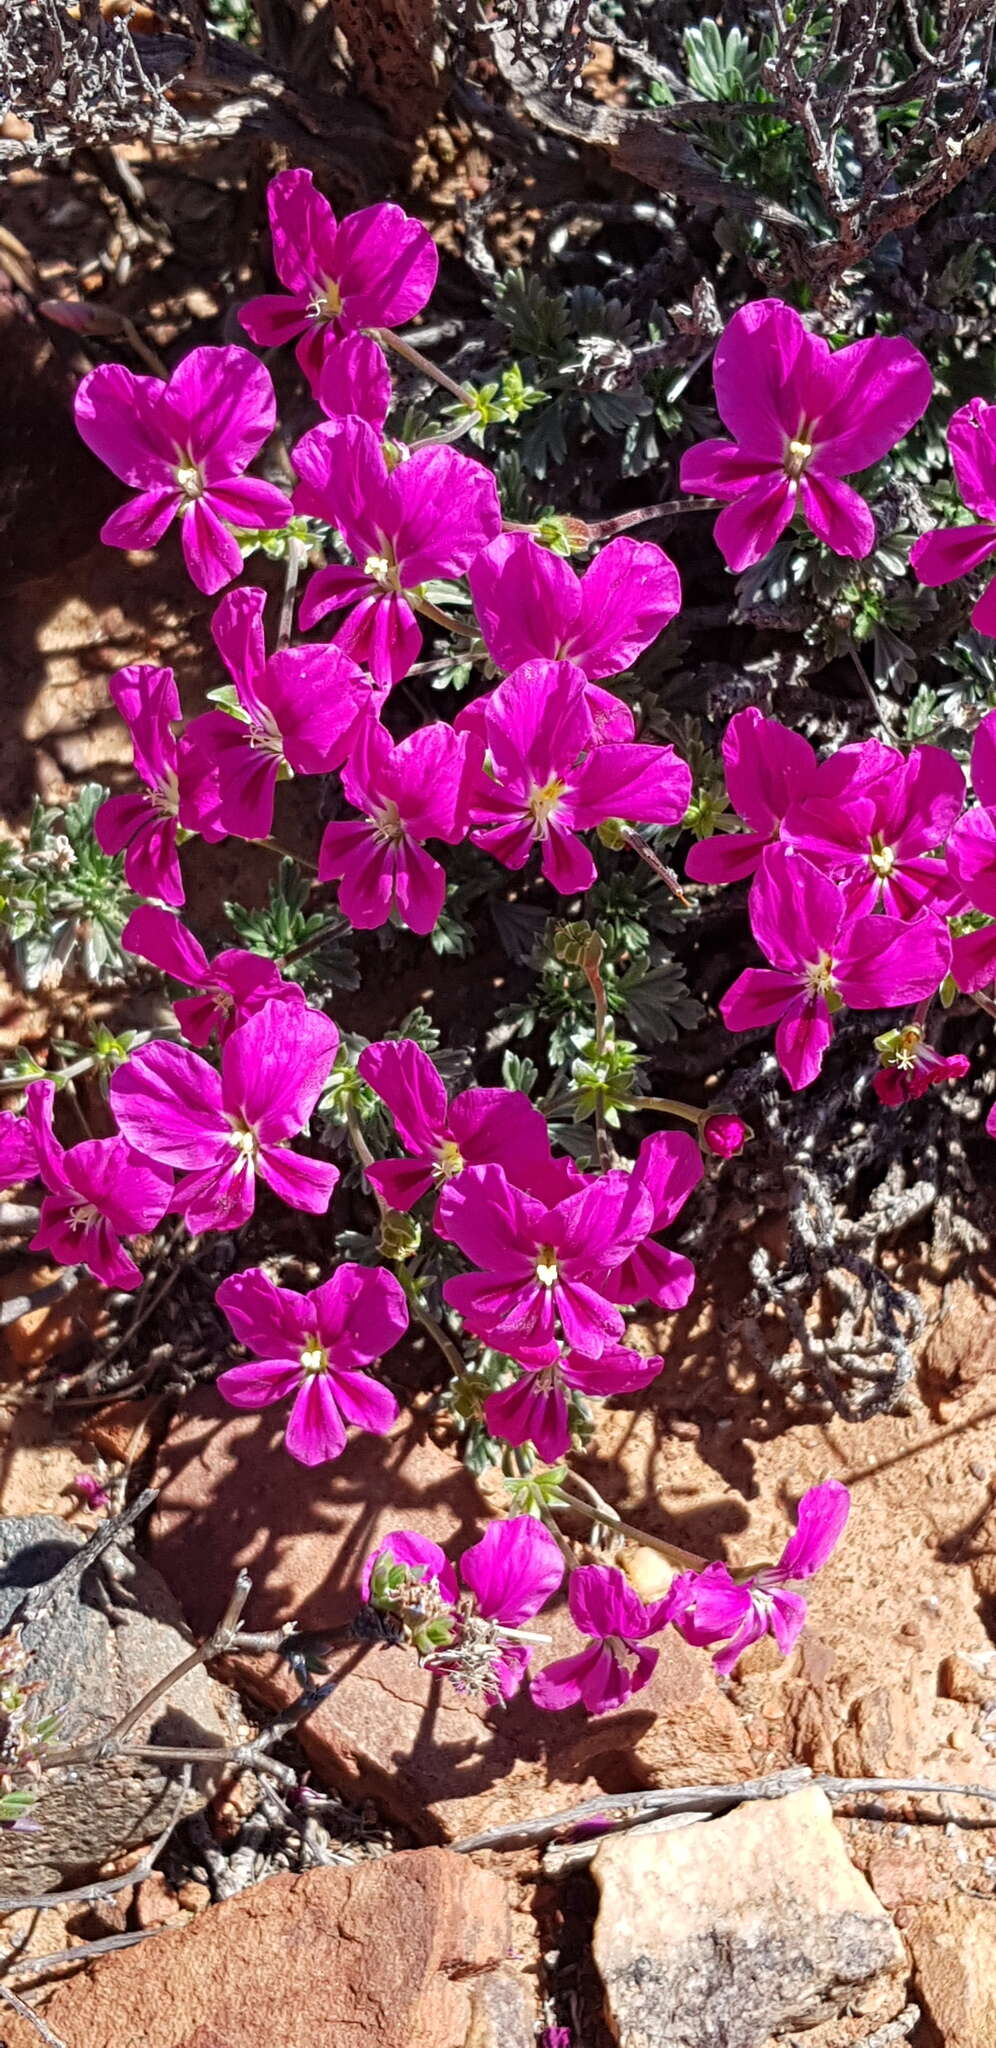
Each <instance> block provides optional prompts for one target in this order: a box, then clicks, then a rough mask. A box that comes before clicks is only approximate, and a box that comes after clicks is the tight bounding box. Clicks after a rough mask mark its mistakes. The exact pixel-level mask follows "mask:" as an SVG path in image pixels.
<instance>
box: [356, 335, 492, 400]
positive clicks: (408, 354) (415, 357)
mask: <svg viewBox="0 0 996 2048" xmlns="http://www.w3.org/2000/svg"><path fill="white" fill-rule="evenodd" d="M370 333H371V334H372V335H373V337H374V340H375V341H379V342H380V345H381V347H382V348H393V349H394V350H395V353H396V354H397V355H399V356H404V359H405V361H406V363H411V365H412V368H413V369H415V370H421V372H422V375H423V377H430V378H431V379H432V382H433V383H434V384H441V385H442V387H443V390H444V391H448V392H449V393H450V396H451V397H452V398H458V399H459V401H460V404H461V405H466V406H468V407H469V408H470V410H471V411H473V409H474V400H473V397H472V396H471V393H470V392H469V391H468V390H467V389H466V386H465V385H463V384H457V383H455V382H454V380H453V378H452V377H448V376H447V374H446V371H445V370H440V369H439V368H438V366H437V364H435V363H432V362H430V361H429V358H428V356H424V355H423V354H422V351H421V349H420V348H414V347H413V346H412V343H411V342H410V341H402V338H401V336H400V334H392V332H391V330H390V328H389V327H371V329H370Z"/></svg>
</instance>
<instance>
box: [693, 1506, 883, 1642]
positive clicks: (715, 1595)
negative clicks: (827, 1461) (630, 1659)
mask: <svg viewBox="0 0 996 2048" xmlns="http://www.w3.org/2000/svg"><path fill="white" fill-rule="evenodd" d="M850 1506H851V1496H850V1494H849V1492H848V1490H847V1487H846V1486H842V1485H841V1484H840V1481H839V1480H837V1479H828V1480H827V1481H826V1482H825V1484H824V1485H822V1486H813V1487H810V1490H809V1492H808V1493H804V1494H803V1496H802V1499H801V1501H800V1502H799V1511H798V1518H797V1522H796V1527H795V1531H794V1533H793V1534H792V1535H791V1536H790V1537H789V1540H788V1542H787V1543H786V1545H785V1548H784V1550H783V1551H782V1554H781V1557H780V1558H779V1560H778V1563H777V1564H773V1565H762V1566H761V1567H760V1568H759V1569H758V1570H757V1571H753V1572H751V1573H750V1574H749V1575H746V1576H744V1577H741V1578H734V1577H733V1576H732V1575H731V1573H730V1571H729V1569H728V1567H727V1566H726V1565H725V1564H710V1565H707V1566H706V1569H705V1570H704V1571H702V1572H681V1573H679V1575H678V1577H677V1578H676V1579H674V1580H673V1582H672V1584H671V1587H670V1590H669V1592H668V1593H667V1595H666V1596H665V1600H664V1603H663V1604H664V1606H665V1608H666V1615H665V1619H666V1620H667V1621H669V1622H672V1623H673V1624H674V1626H675V1628H676V1629H677V1630H678V1631H679V1633H680V1634H681V1635H683V1636H684V1638H685V1640H686V1642H689V1643H695V1644H697V1645H699V1646H702V1645H706V1644H712V1643H722V1644H723V1645H724V1647H723V1649H721V1650H720V1651H718V1652H717V1654H716V1656H715V1657H714V1658H713V1662H714V1664H715V1666H716V1669H717V1671H719V1672H720V1673H721V1674H722V1675H723V1676H724V1677H725V1676H726V1675H727V1674H728V1673H729V1672H730V1671H732V1670H733V1667H734V1665H735V1663H736V1662H737V1659H738V1658H739V1657H741V1656H742V1655H743V1652H744V1651H745V1650H746V1649H747V1647H748V1645H749V1644H750V1643H756V1642H757V1640H758V1638H759V1637H760V1636H763V1635H767V1634H768V1633H769V1632H770V1634H771V1635H773V1636H774V1638H775V1641H776V1643H777V1644H778V1648H779V1649H780V1651H781V1653H782V1655H783V1657H787V1656H788V1653H789V1651H790V1650H791V1649H792V1647H793V1645H794V1644H795V1643H796V1641H797V1640H798V1638H799V1635H800V1634H801V1632H802V1629H803V1627H804V1625H805V1620H806V1602H805V1600H804V1599H803V1597H802V1594H801V1593H793V1592H790V1591H789V1588H790V1586H791V1585H792V1582H793V1581H794V1580H795V1581H798V1580H806V1579H811V1578H812V1576H813V1574H814V1572H818V1571H819V1570H820V1567H821V1565H824V1564H826V1562H827V1559H828V1557H830V1555H831V1553H832V1552H833V1551H834V1550H835V1549H836V1547H837V1544H838V1543H839V1541H840V1538H841V1536H842V1535H843V1532H844V1524H845V1523H846V1521H847V1517H848V1513H849V1511H850Z"/></svg>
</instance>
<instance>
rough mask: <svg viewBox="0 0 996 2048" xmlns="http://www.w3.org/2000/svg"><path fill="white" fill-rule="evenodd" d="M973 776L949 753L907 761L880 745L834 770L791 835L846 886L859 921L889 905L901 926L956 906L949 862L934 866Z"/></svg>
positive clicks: (928, 750)
mask: <svg viewBox="0 0 996 2048" xmlns="http://www.w3.org/2000/svg"><path fill="white" fill-rule="evenodd" d="M964 802H965V777H964V775H963V774H962V772H961V769H960V768H959V766H958V763H957V761H955V760H952V757H951V755H950V754H946V753H945V752H944V749H943V747H914V748H913V749H912V751H911V752H910V753H909V754H902V753H900V751H899V748H898V747H886V746H883V745H882V742H881V741H880V740H862V741H861V742H860V743H859V744H858V745H856V746H851V747H841V748H840V749H839V750H838V752H837V753H836V754H833V755H831V757H830V759H829V760H827V761H824V762H823V763H822V764H821V766H820V767H819V768H818V769H817V770H816V774H815V776H814V778H813V780H812V782H811V784H810V787H809V789H808V791H807V792H806V793H805V795H804V796H803V797H802V799H801V801H800V802H798V803H796V804H794V805H793V806H792V809H791V810H790V811H789V812H788V813H787V815H786V817H785V820H784V823H783V826H782V834H783V837H784V838H785V839H786V840H790V841H791V842H792V844H793V845H794V846H796V847H797V848H798V850H799V852H800V853H804V854H805V855H806V858H807V859H808V860H811V861H812V862H813V864H814V866H816V867H818V868H821V869H822V870H824V871H825V872H827V873H829V874H830V875H831V876H832V877H833V880H834V881H835V882H839V883H840V885H841V887H842V889H843V891H844V894H845V897H846V899H847V906H848V909H849V910H850V911H852V912H853V913H854V914H857V913H859V912H863V911H869V910H874V909H875V907H876V905H878V904H881V906H882V908H883V910H887V911H889V912H890V913H891V914H892V916H893V917H906V918H908V917H914V916H915V915H916V913H917V911H918V910H922V909H923V908H925V907H927V906H930V907H935V908H937V909H938V910H940V911H946V910H949V909H951V908H953V907H954V903H955V900H956V897H957V891H956V890H955V889H953V888H952V884H951V879H950V876H949V874H948V872H947V869H946V867H945V864H944V861H943V860H932V859H931V858H930V855H931V853H932V852H933V850H934V848H935V847H938V846H944V845H945V844H946V843H947V841H948V839H949V838H950V836H951V832H952V829H953V827H954V825H955V823H956V821H957V819H958V818H959V817H960V816H961V812H962V807H963V805H964Z"/></svg>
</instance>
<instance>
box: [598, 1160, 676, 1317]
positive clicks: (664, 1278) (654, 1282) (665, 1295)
mask: <svg viewBox="0 0 996 2048" xmlns="http://www.w3.org/2000/svg"><path fill="white" fill-rule="evenodd" d="M701 1179H702V1154H701V1152H700V1151H699V1148H698V1146H697V1144H696V1143H695V1140H694V1138H690V1137H689V1136H688V1135H687V1133H686V1132H685V1131H658V1132H657V1133H656V1134H655V1136H654V1137H652V1138H644V1141H643V1143H642V1145H641V1146H640V1150H639V1153H638V1154H637V1159H636V1165H635V1166H634V1168H633V1171H632V1173H631V1174H630V1177H629V1190H628V1197H627V1202H626V1203H625V1204H624V1207H623V1217H624V1219H625V1218H626V1216H627V1212H628V1210H629V1208H632V1209H633V1212H634V1216H635V1215H637V1214H638V1215H639V1216H641V1217H642V1216H643V1214H644V1213H645V1210H646V1205H647V1202H648V1201H649V1203H650V1223H649V1226H648V1228H649V1230H650V1231H654V1230H665V1229H666V1228H667V1225H668V1224H669V1223H673V1222H674V1219H675V1217H676V1216H677V1215H678V1214H679V1211H680V1210H682V1209H683V1208H684V1206H685V1203H686V1202H687V1200H688V1197H689V1195H690V1194H691V1192H692V1189H693V1188H696V1187H698V1184H699V1182H700V1180H701ZM599 1284H600V1291H601V1292H602V1293H603V1294H604V1295H605V1296H606V1298H607V1300H609V1301H615V1302H618V1303H620V1304H622V1305H623V1306H624V1307H626V1308H635V1307H636V1306H637V1303H638V1302H641V1301H651V1302H653V1304H654V1306H655V1307H656V1308H663V1309H667V1310H668V1312H670V1311H672V1310H673V1309H678V1308H684V1306H685V1303H686V1301H687V1300H688V1297H689V1295H690V1294H691V1292H692V1289H693V1287H694V1285H695V1268H694V1266H693V1265H692V1262H691V1259H686V1258H685V1257H684V1256H683V1254H682V1253H681V1252H672V1251H669V1250H668V1248H667V1246H666V1245H662V1244H655V1243H654V1241H653V1239H652V1238H651V1237H650V1236H649V1235H646V1236H642V1237H641V1239H640V1241H638V1242H636V1243H635V1245H634V1249H633V1250H632V1251H631V1252H630V1253H629V1256H628V1257H627V1258H625V1259H624V1260H622V1262H621V1263H620V1264H619V1265H617V1266H614V1267H613V1268H612V1269H611V1270H607V1271H605V1272H603V1274H602V1276H601V1280H600V1283H599Z"/></svg>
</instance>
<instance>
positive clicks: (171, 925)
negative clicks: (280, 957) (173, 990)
mask: <svg viewBox="0 0 996 2048" xmlns="http://www.w3.org/2000/svg"><path fill="white" fill-rule="evenodd" d="M121 944H122V946H123V948H124V950H125V952H126V953H137V955H138V957H139V959H140V960H148V962H149V964H150V966H152V967H158V969H159V971H160V973H161V974H168V975H171V976H172V978H173V980H174V981H182V982H186V984H187V986H188V988H196V989H199V990H200V994H199V995H195V996H178V997H177V999H176V1001H175V1003H174V1004H173V1008H174V1010H175V1012H176V1018H177V1022H178V1024H179V1026H180V1029H181V1031H182V1032H183V1035H184V1037H185V1038H187V1039H189V1041H190V1044H191V1045H207V1043H208V1040H209V1039H210V1038H211V1037H212V1036H213V1035H214V1034H215V1033H217V1036H218V1039H219V1041H220V1042H222V1043H223V1042H224V1040H225V1039H226V1038H228V1037H229V1036H230V1034H231V1033H232V1032H233V1031H235V1030H237V1029H238V1026H239V1025H240V1024H244V1023H245V1021H246V1018H247V1017H252V1016H254V1015H255V1013H256V1011H257V1010H261V1009H262V1007H263V1005H264V1003H272V1002H283V1003H291V1004H301V1005H303V1003H304V992H303V990H302V989H301V988H300V987H299V985H298V983H297V982H296V981H284V979H283V977H282V975H281V973H280V969H279V967H277V966H276V964H275V962H274V961H272V960H266V959H264V958H263V955H262V954H261V953H246V952H243V951H242V950H241V948H239V947H232V948H231V949H230V950H229V951H227V952H224V953H216V954H215V956H214V959H213V960H209V959H208V956H207V954H206V953H205V951H204V948H203V946H202V945H201V942H200V940H199V939H198V938H195V936H194V934H193V932H192V931H190V930H189V928H188V926H187V925H185V924H184V923H183V922H182V920H181V919H180V918H178V917H174V916H173V914H172V912H171V911H169V910H159V909H157V907H156V906H155V905H154V904H151V903H143V904H142V906H141V909H139V910H136V911H134V912H133V913H132V915H131V917H130V918H129V919H128V922H127V924H126V925H125V928H124V931H123V932H122V934H121Z"/></svg>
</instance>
